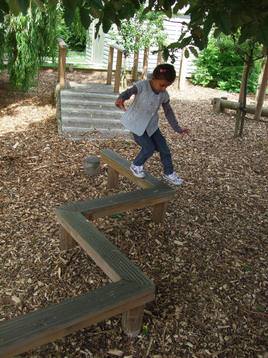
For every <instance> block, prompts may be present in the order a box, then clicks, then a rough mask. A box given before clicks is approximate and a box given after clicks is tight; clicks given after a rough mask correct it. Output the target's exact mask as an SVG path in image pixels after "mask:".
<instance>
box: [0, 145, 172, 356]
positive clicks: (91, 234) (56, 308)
mask: <svg viewBox="0 0 268 358" xmlns="http://www.w3.org/2000/svg"><path fill="white" fill-rule="evenodd" d="M102 158H103V160H104V161H106V163H108V165H109V166H110V167H111V169H112V170H113V171H112V173H113V174H112V176H113V180H112V182H113V184H117V182H118V173H120V174H122V175H125V176H126V177H128V178H129V179H131V180H132V181H134V182H136V184H138V185H139V186H141V187H142V188H145V189H143V190H137V191H134V192H131V193H119V194H117V195H113V196H110V197H107V198H101V199H94V200H91V201H89V200H87V201H80V202H75V203H69V204H67V205H64V206H61V207H60V208H57V209H56V216H57V220H58V222H59V223H60V224H61V238H62V240H63V241H62V245H63V247H64V248H67V249H68V248H70V247H73V245H74V242H76V243H78V244H79V245H80V246H81V247H82V248H83V249H84V250H85V251H86V252H87V254H88V255H89V256H90V257H91V258H92V259H93V260H94V261H95V263H96V264H97V265H98V266H99V267H100V268H101V269H102V270H103V271H104V272H105V273H106V274H107V276H108V277H109V278H110V279H111V280H112V281H113V283H112V284H108V285H106V286H105V287H102V288H99V289H97V290H95V291H93V292H89V293H88V294H86V295H83V296H79V297H76V298H73V299H69V300H66V301H64V302H62V303H59V304H57V305H51V306H49V307H47V308H45V309H41V310H38V311H35V312H32V313H29V314H27V315H24V316H21V317H18V318H15V319H13V320H10V321H7V322H3V323H1V324H0V357H3V358H4V357H5V358H6V357H11V356H13V355H15V354H19V353H23V352H25V351H27V350H29V349H32V348H34V347H37V346H39V345H42V344H44V343H47V342H50V341H53V340H55V339H58V338H61V337H63V336H65V335H67V334H69V333H71V332H74V331H76V330H78V329H82V328H84V327H87V326H89V325H91V324H94V323H97V322H100V321H102V320H104V319H107V318H110V317H112V316H114V315H117V314H119V313H123V316H122V324H123V329H124V330H125V332H126V333H127V334H128V335H129V336H131V337H134V336H136V335H137V334H138V333H139V331H140V328H141V324H142V317H143V310H144V305H145V304H146V303H147V302H150V301H152V300H153V299H154V291H155V287H154V284H153V283H152V282H151V281H150V280H149V279H148V278H147V277H146V276H145V275H144V274H143V273H142V272H141V270H140V269H139V268H138V267H137V266H135V265H134V264H133V263H131V261H130V260H129V259H128V258H127V257H126V256H125V255H124V254H123V253H122V252H120V250H119V249H118V248H117V247H116V246H115V245H113V244H112V243H111V242H110V241H109V240H107V239H106V238H105V236H104V235H103V234H102V233H101V232H100V231H99V230H98V229H97V228H96V227H95V226H94V225H93V224H92V223H90V222H89V221H88V220H87V218H86V216H87V217H94V216H95V217H100V216H104V215H111V214H112V213H118V212H122V211H125V210H129V209H136V208H141V207H145V206H151V205H152V206H154V212H153V216H154V219H155V220H157V221H160V220H162V219H163V215H164V213H165V209H166V206H167V202H168V201H169V200H170V199H171V198H172V197H173V196H174V193H175V191H174V190H173V189H171V188H170V187H169V186H168V185H166V184H165V183H163V182H162V181H159V180H158V179H156V178H154V177H153V176H151V175H149V174H148V175H147V176H146V178H145V179H139V178H136V177H134V176H133V175H132V173H131V172H130V170H129V166H130V163H129V162H128V161H127V160H125V159H124V158H122V157H121V156H119V155H118V154H116V153H114V152H113V151H110V150H108V149H106V150H104V151H103V152H102Z"/></svg>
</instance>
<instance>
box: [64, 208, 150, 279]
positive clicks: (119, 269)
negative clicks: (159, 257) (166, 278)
mask: <svg viewBox="0 0 268 358" xmlns="http://www.w3.org/2000/svg"><path fill="white" fill-rule="evenodd" d="M57 219H58V221H59V222H60V224H61V225H62V226H63V227H64V229H65V230H67V231H68V232H69V233H70V235H71V236H72V237H73V239H74V240H76V241H77V242H78V243H79V245H80V246H81V247H82V248H83V249H84V250H85V251H86V252H87V254H88V255H89V256H90V257H91V258H92V259H93V260H94V262H95V263H96V264H97V265H98V266H99V267H100V268H101V269H102V271H103V272H104V273H105V274H106V275H107V276H108V277H109V278H110V279H111V280H112V281H114V282H116V281H119V280H120V279H121V278H123V279H125V280H129V281H135V282H137V283H139V284H140V285H145V286H148V285H152V286H153V284H152V283H151V281H150V280H149V279H148V278H147V277H146V276H145V275H144V274H143V273H142V272H141V271H140V269H139V268H138V267H137V266H135V265H134V264H133V263H132V262H130V260H129V259H128V258H127V257H126V256H125V255H124V254H123V253H122V252H121V251H119V250H118V248H117V247H116V246H115V245H113V244H112V243H111V242H110V241H109V240H107V239H106V237H105V236H104V235H103V234H102V233H101V232H100V231H99V230H98V229H97V228H96V227H95V226H94V225H93V224H91V223H90V222H89V221H88V220H87V219H86V218H85V217H84V216H83V215H82V214H81V213H77V212H72V211H65V210H58V211H57Z"/></svg>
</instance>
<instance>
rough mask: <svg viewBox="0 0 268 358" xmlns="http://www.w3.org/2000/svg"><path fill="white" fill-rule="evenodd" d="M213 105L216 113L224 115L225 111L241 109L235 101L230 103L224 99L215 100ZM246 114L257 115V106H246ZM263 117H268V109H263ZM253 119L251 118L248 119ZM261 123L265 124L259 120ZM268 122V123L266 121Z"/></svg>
mask: <svg viewBox="0 0 268 358" xmlns="http://www.w3.org/2000/svg"><path fill="white" fill-rule="evenodd" d="M211 104H212V105H213V110H214V112H215V113H223V112H224V110H225V109H234V110H237V109H239V103H238V102H234V101H229V100H227V99H224V98H213V100H212V102H211ZM244 110H245V112H246V113H251V114H255V112H256V106H255V105H252V104H248V105H246V108H245V109H244ZM261 116H262V117H268V108H267V107H265V108H262V111H261ZM248 119H251V118H248ZM259 121H260V122H263V121H262V120H259ZM264 122H267V121H264Z"/></svg>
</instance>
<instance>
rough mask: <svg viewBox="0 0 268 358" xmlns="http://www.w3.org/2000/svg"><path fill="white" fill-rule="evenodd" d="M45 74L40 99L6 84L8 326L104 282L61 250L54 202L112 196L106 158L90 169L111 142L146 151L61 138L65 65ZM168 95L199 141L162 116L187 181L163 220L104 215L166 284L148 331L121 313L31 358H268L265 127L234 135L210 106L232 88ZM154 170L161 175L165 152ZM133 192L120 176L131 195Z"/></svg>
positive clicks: (118, 237) (3, 183)
mask: <svg viewBox="0 0 268 358" xmlns="http://www.w3.org/2000/svg"><path fill="white" fill-rule="evenodd" d="M82 75H83V76H84V77H83V78H88V79H89V80H90V76H89V74H81V73H80V76H82ZM68 76H69V77H70V78H73V77H74V76H77V77H79V75H77V74H71V73H70V74H69V75H68ZM39 80H40V82H39V87H38V89H37V90H33V91H32V92H31V93H30V94H21V93H18V92H14V91H12V90H11V89H10V87H9V86H8V85H7V83H6V81H5V77H3V78H2V80H1V82H0V85H1V89H0V176H1V177H0V178H1V179H0V195H1V201H0V216H1V231H0V248H1V253H0V263H1V271H0V272H1V277H0V305H1V306H0V320H1V321H4V320H5V319H10V318H13V317H16V316H19V315H21V314H25V313H27V312H30V311H32V310H36V309H39V308H41V307H46V306H47V305H49V304H51V303H57V302H61V301H62V300H64V299H65V298H67V297H73V296H77V295H80V294H82V293H85V292H87V291H88V290H91V289H94V288H96V287H100V286H102V285H104V284H105V283H106V282H107V278H106V276H105V275H104V274H103V273H102V272H101V271H100V270H99V269H98V268H97V267H96V266H95V265H94V263H92V261H91V260H90V259H89V258H88V257H87V256H86V255H85V253H84V252H83V250H82V249H80V248H74V249H72V250H70V251H65V252H62V251H60V249H59V232H58V231H59V226H58V224H57V223H56V220H55V216H54V212H53V209H54V208H55V207H57V206H59V205H61V204H63V203H66V202H70V201H75V200H83V199H88V198H96V197H103V196H106V195H111V194H112V193H115V192H116V191H115V190H113V191H111V190H110V191H109V190H107V188H106V184H107V167H106V166H105V165H103V164H102V165H101V170H100V173H99V174H98V175H97V176H96V177H94V178H92V177H88V176H87V175H86V174H85V172H84V170H83V159H84V158H85V157H86V156H88V155H99V153H100V150H101V149H103V148H106V147H108V148H111V149H113V150H115V151H116V152H118V153H119V154H121V155H122V156H124V157H127V158H128V159H129V160H131V159H132V158H133V157H134V155H135V154H136V153H137V151H138V148H137V147H136V145H135V144H134V143H133V142H132V141H131V140H130V139H124V138H115V139H105V140H101V139H98V138H95V139H94V140H92V141H80V142H78V141H71V140H67V139H64V138H62V137H60V136H59V135H58V133H57V126H56V120H55V107H53V105H52V104H51V98H52V94H53V90H54V86H55V82H56V74H55V72H53V71H51V70H46V71H43V72H42V73H41V75H40V78H39ZM171 93H172V104H173V107H174V110H175V112H176V114H177V115H178V118H179V120H180V123H181V125H183V126H187V127H189V128H190V130H191V136H189V137H181V136H179V135H178V134H176V133H174V132H173V131H172V129H171V128H170V127H169V126H168V124H167V123H166V121H165V119H164V117H163V115H161V129H162V131H163V133H164V134H165V136H166V138H167V140H168V142H169V144H170V147H171V150H172V153H173V158H174V164H175V167H176V170H177V172H178V173H179V174H180V175H181V176H182V177H183V178H184V179H185V184H184V185H183V186H181V187H180V188H178V189H177V191H176V197H175V200H173V201H172V202H171V203H170V205H169V207H168V211H167V215H166V218H165V220H164V222H163V223H161V224H154V223H153V222H152V221H151V212H150V209H146V210H135V211H132V212H127V213H122V214H121V215H116V216H114V217H111V218H105V219H98V220H96V221H95V223H96V225H97V226H98V227H99V228H100V230H102V231H103V232H104V233H105V234H106V235H107V237H108V238H109V239H110V240H111V241H112V242H113V243H115V244H116V245H117V246H118V247H119V248H120V250H122V251H123V252H124V253H125V254H126V255H127V256H128V257H129V258H130V259H131V260H132V261H133V262H135V263H136V264H137V265H138V266H139V267H140V268H141V270H142V271H143V272H144V273H146V275H147V276H148V277H149V278H150V279H152V280H153V281H154V282H155V284H156V287H157V292H156V300H155V301H154V302H152V303H151V304H149V305H147V306H146V312H145V317H144V323H143V328H142V331H141V333H140V335H139V336H138V337H137V338H136V339H134V340H130V339H129V338H128V337H126V336H125V335H124V333H123V332H122V330H121V323H120V317H115V318H112V319H110V320H108V321H106V322H102V323H100V324H97V325H95V326H92V327H89V328H88V329H84V330H82V331H78V332H76V333H74V334H71V335H69V336H67V337H65V338H63V339H61V340H57V341H55V342H53V343H50V344H47V345H44V346H41V347H39V348H37V349H35V350H33V351H31V352H28V353H25V354H22V355H21V357H46V358H48V357H51V358H52V357H53V358H54V357H70V358H73V357H94V358H106V357H111V358H112V357H125V358H127V357H128V358H145V357H150V358H179V357H182V358H187V357H194V358H195V357H196V358H197V357H198V358H203V357H204V358H205V357H213V358H223V357H228V358H229V357H230V358H236V357H258V358H267V357H268V324H267V322H268V270H267V267H268V250H267V249H268V242H267V241H268V210H267V204H268V175H267V174H268V134H267V128H266V126H265V124H263V123H256V122H247V123H246V127H245V131H244V136H243V138H242V139H235V138H234V137H233V132H234V118H233V112H230V113H226V114H214V113H213V111H212V106H211V104H210V100H211V98H212V97H215V96H219V95H221V94H222V93H220V92H219V91H217V90H210V89H203V88H199V87H192V86H189V85H188V86H187V87H186V88H185V89H184V90H183V91H181V92H178V91H176V90H175V89H172V90H171ZM228 97H229V98H237V96H236V95H228ZM146 169H147V170H148V171H150V172H151V173H152V174H153V175H155V176H157V177H160V176H161V165H160V162H159V159H158V156H157V155H155V156H154V158H153V159H151V160H150V161H149V162H148V165H147V167H146ZM133 189H134V186H133V185H132V184H130V183H129V182H128V181H127V180H125V179H122V180H121V188H120V190H121V191H130V190H133Z"/></svg>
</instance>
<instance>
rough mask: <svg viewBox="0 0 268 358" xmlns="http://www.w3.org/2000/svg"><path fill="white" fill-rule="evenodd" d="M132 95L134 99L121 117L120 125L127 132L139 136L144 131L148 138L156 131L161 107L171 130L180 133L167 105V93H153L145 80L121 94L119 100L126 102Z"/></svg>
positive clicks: (170, 108) (148, 82)
mask: <svg viewBox="0 0 268 358" xmlns="http://www.w3.org/2000/svg"><path fill="white" fill-rule="evenodd" d="M133 94H134V95H135V99H134V101H133V103H132V104H131V106H130V108H129V109H128V110H127V112H125V113H124V114H123V117H122V123H123V125H124V126H125V127H126V128H127V129H128V130H130V131H131V132H133V133H135V134H136V135H138V136H141V135H142V134H143V133H144V132H145V131H146V132H147V134H148V135H149V136H152V135H153V134H154V132H155V131H156V130H157V129H158V121H159V117H158V110H159V108H160V106H161V105H162V107H163V109H164V113H165V116H166V118H167V120H168V122H169V124H170V125H171V127H172V128H173V130H174V131H176V132H178V133H180V132H181V130H182V129H181V127H180V126H179V124H178V122H177V119H176V116H175V114H174V112H173V109H172V107H171V106H170V104H169V95H168V93H167V91H164V92H159V93H156V92H154V91H153V89H152V87H151V85H150V81H148V80H145V81H139V82H137V83H136V84H135V85H134V86H133V87H131V88H129V89H127V90H126V91H124V92H122V93H121V94H120V96H119V98H120V99H123V100H127V99H129V98H130V97H131V96H132V95H133Z"/></svg>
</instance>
